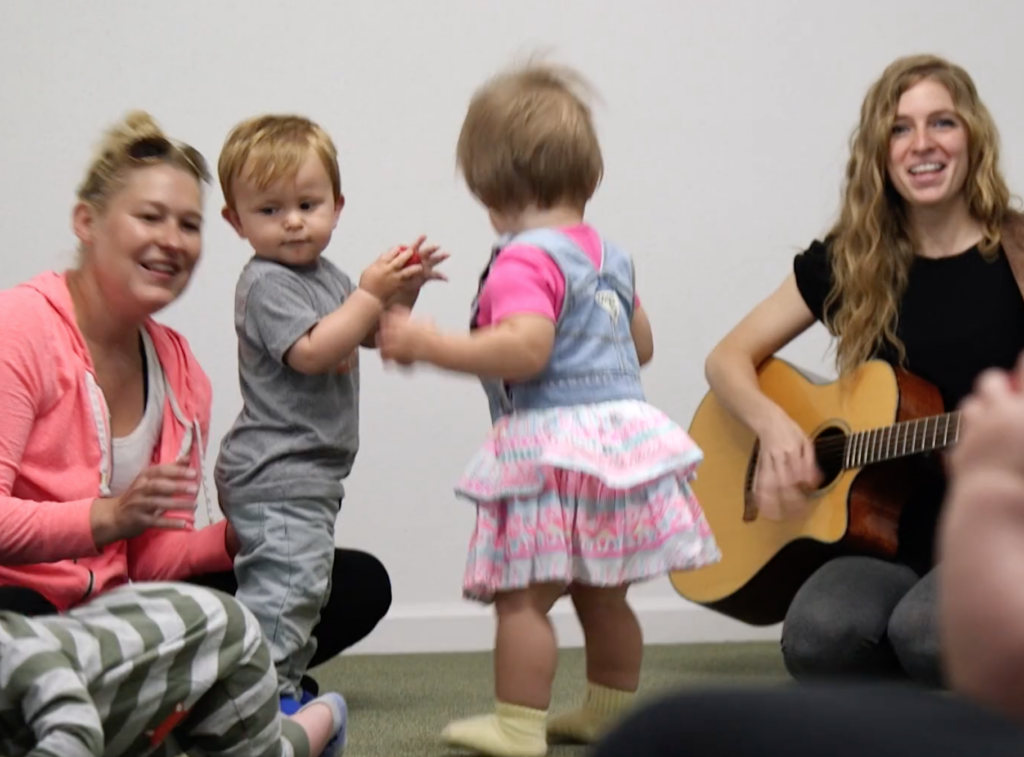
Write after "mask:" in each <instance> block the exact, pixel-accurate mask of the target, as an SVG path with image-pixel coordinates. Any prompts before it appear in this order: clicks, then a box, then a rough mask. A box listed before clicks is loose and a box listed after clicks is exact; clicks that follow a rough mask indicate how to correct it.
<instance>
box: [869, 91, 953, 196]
mask: <svg viewBox="0 0 1024 757" xmlns="http://www.w3.org/2000/svg"><path fill="white" fill-rule="evenodd" d="M969 163H970V158H969V154H968V134H967V129H966V127H965V124H964V122H963V120H962V119H961V118H960V117H959V116H958V115H957V112H956V109H955V107H954V105H953V98H952V96H951V95H950V93H949V90H948V89H946V87H945V86H943V85H942V84H940V83H939V82H937V81H935V80H934V79H922V80H921V81H919V82H917V83H916V84H914V85H913V86H912V87H910V88H909V89H907V91H906V92H904V93H903V95H902V97H900V100H899V104H898V105H897V109H896V118H895V122H894V124H893V127H892V133H891V136H890V139H889V161H888V172H889V178H890V180H891V181H892V183H893V186H894V187H895V188H896V191H897V192H899V194H900V196H902V197H903V199H904V200H905V201H906V203H907V204H908V205H909V206H910V207H912V208H913V207H918V208H924V207H932V208H934V207H939V206H944V205H948V204H950V203H953V202H956V201H958V200H960V199H961V198H962V194H963V188H964V183H965V181H966V179H967V174H968V170H969Z"/></svg>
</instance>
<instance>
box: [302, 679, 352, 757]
mask: <svg viewBox="0 0 1024 757" xmlns="http://www.w3.org/2000/svg"><path fill="white" fill-rule="evenodd" d="M311 704H325V705H327V706H328V707H329V708H330V709H331V714H332V715H333V716H334V736H332V737H331V740H330V741H328V742H327V746H325V747H324V751H322V752H321V753H320V756H321V757H341V755H342V754H344V753H345V745H346V744H347V743H348V704H347V703H346V702H345V697H343V696H342V695H341V694H337V693H335V692H333V691H331V692H328V693H327V694H321V695H320V696H318V697H316V699H313V700H312V701H310V703H309V704H307V705H305V707H302V708H300V709H303V710H304V709H306V707H309V705H311Z"/></svg>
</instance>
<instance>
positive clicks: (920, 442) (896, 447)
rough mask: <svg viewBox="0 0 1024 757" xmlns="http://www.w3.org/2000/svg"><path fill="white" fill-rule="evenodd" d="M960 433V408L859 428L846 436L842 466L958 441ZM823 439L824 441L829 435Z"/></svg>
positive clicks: (938, 447)
mask: <svg viewBox="0 0 1024 757" xmlns="http://www.w3.org/2000/svg"><path fill="white" fill-rule="evenodd" d="M959 435H960V413H959V411H954V412H952V413H946V414H944V415H934V416H931V417H929V418H919V419H917V420H913V421H903V422H902V423H894V424H893V425H891V426H883V427H881V428H875V429H869V430H867V431H858V432H857V433H855V434H850V435H849V436H847V437H846V438H845V442H846V444H845V445H844V449H843V468H846V469H849V468H860V467H862V466H865V465H871V464H872V463H880V462H884V461H886V460H894V459H896V458H898V457H905V456H906V455H916V454H918V453H921V452H931V451H932V450H936V449H942V448H943V447H948V446H949V445H951V444H955V443H956V441H957V438H958V437H959ZM821 441H822V442H823V443H825V442H827V439H822V440H821Z"/></svg>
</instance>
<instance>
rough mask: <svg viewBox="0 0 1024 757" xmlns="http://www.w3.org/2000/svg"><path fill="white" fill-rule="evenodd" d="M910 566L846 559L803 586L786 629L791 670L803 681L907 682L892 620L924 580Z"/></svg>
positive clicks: (784, 648) (823, 569) (784, 642)
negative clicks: (895, 645)
mask: <svg viewBox="0 0 1024 757" xmlns="http://www.w3.org/2000/svg"><path fill="white" fill-rule="evenodd" d="M918 580H919V579H918V576H917V574H916V573H915V572H914V571H912V570H911V569H910V568H908V567H906V566H905V565H899V564H895V563H889V562H885V561H884V560H878V559H875V558H872V557H842V558H838V559H835V560H832V561H830V562H828V563H826V564H825V565H823V566H822V567H821V568H819V569H818V571H817V572H816V573H814V575H812V576H811V577H810V578H809V579H808V580H807V581H806V582H805V583H804V585H803V586H802V587H801V588H800V590H799V591H798V592H797V594H796V596H795V597H794V598H793V603H792V605H790V608H789V612H787V613H786V620H785V622H784V624H783V628H782V653H783V659H784V660H785V663H786V668H787V669H788V670H789V672H790V674H791V675H792V676H793V677H794V678H796V679H797V680H809V679H820V678H830V677H831V678H839V677H843V678H875V679H906V677H907V676H906V672H905V671H904V670H903V668H902V666H901V664H900V660H899V659H898V658H897V656H896V653H895V651H894V650H893V647H892V645H891V644H890V641H889V637H888V633H889V622H890V618H891V616H892V615H893V611H894V610H895V609H896V607H897V605H899V603H900V601H901V600H902V599H903V598H904V597H905V596H907V593H908V592H910V590H911V589H912V588H913V587H914V585H915V584H916V583H917V582H918Z"/></svg>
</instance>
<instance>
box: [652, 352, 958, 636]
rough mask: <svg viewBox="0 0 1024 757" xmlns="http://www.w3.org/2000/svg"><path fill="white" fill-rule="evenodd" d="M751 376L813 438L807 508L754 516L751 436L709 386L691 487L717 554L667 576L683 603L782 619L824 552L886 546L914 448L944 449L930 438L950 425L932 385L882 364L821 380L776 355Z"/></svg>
mask: <svg viewBox="0 0 1024 757" xmlns="http://www.w3.org/2000/svg"><path fill="white" fill-rule="evenodd" d="M758 373H759V380H760V385H761V389H762V391H764V393H765V394H766V395H767V396H768V397H770V398H771V399H772V400H774V401H775V402H776V403H777V404H779V405H780V406H781V407H782V408H783V409H784V410H785V411H786V412H787V413H788V414H789V415H790V416H791V417H792V418H793V420H794V421H796V423H797V424H798V425H799V426H800V427H801V428H802V429H803V430H804V431H805V432H806V433H807V434H808V436H809V437H810V438H811V439H812V440H814V441H815V444H816V446H817V448H818V454H817V458H818V463H819V467H820V468H821V469H822V472H823V473H824V481H823V483H822V484H821V486H820V488H819V489H818V491H817V492H815V493H814V495H813V499H814V500H815V506H814V508H813V509H812V511H811V512H810V514H809V515H808V516H807V517H806V518H802V519H798V520H785V521H775V520H768V519H767V518H765V517H763V516H762V515H760V514H759V513H758V512H757V510H756V508H755V507H754V506H753V501H752V497H751V495H750V490H751V487H752V485H753V477H754V470H755V466H756V463H757V438H756V437H755V436H754V434H753V432H751V431H750V430H749V429H748V428H747V427H746V426H744V425H743V424H742V423H740V421H738V420H737V419H736V418H735V416H733V415H732V414H731V413H730V412H729V411H727V410H726V409H725V408H724V407H723V406H722V405H721V404H720V403H719V401H718V399H717V398H716V397H715V395H714V394H713V393H708V395H707V396H706V397H705V398H704V400H703V402H702V403H701V405H700V407H699V408H698V409H697V412H696V414H695V416H694V419H693V422H692V424H691V427H690V435H691V436H692V437H693V439H694V441H696V442H697V444H698V445H699V446H700V447H701V448H702V449H703V451H704V461H703V462H702V463H701V465H700V467H699V468H698V470H697V478H696V480H695V481H694V482H693V489H694V493H695V494H696V497H697V500H698V501H699V502H700V504H701V506H702V507H703V509H704V512H705V514H706V516H707V518H708V521H709V523H710V525H711V529H712V531H713V532H714V535H715V538H716V539H717V541H718V544H719V547H720V549H721V550H722V560H721V562H719V563H718V564H716V565H710V566H707V567H704V568H700V569H698V570H693V571H677V572H674V573H672V574H671V575H670V580H671V583H672V585H673V587H674V588H675V590H676V591H677V592H678V593H679V594H680V595H681V596H683V597H684V598H686V599H688V600H690V601H692V602H695V603H698V604H701V605H703V606H705V607H708V608H709V609H712V610H715V611H717V612H720V613H722V614H724V615H727V616H729V617H732V618H735V619H736V620H740V621H743V622H745V623H748V624H751V625H759V626H763V625H771V624H774V623H779V622H781V621H782V620H783V618H784V617H785V614H786V611H787V609H788V608H789V605H790V603H791V601H792V599H793V596H794V595H795V594H796V592H797V590H798V589H799V588H800V586H801V585H802V584H803V583H804V581H806V580H807V578H809V577H810V575H811V574H812V573H813V572H814V571H815V570H817V569H818V568H819V567H820V566H821V565H822V564H824V563H825V562H826V561H828V560H830V559H832V558H833V557H837V556H840V555H845V554H869V555H876V556H879V557H883V558H885V557H892V556H893V555H894V554H895V552H896V547H897V543H898V538H897V527H898V522H899V514H900V510H901V508H902V505H903V502H904V501H905V499H906V497H907V495H908V494H909V493H910V491H911V487H912V486H913V480H914V476H915V475H916V474H915V471H919V470H920V467H919V466H920V461H919V459H917V458H915V457H913V454H915V453H916V452H918V451H927V449H934V448H936V447H938V446H942V445H941V444H937V443H936V440H938V442H944V441H948V439H949V437H950V436H951V435H953V434H954V433H955V430H954V429H953V428H952V427H951V425H950V424H951V421H950V418H951V417H952V416H949V415H947V416H941V415H940V414H942V413H943V403H942V398H941V396H940V394H939V392H938V391H937V390H936V389H935V388H934V387H933V386H932V385H931V384H929V383H927V382H925V381H923V380H922V379H920V378H917V377H915V376H913V375H912V374H909V373H907V372H905V371H901V370H898V369H894V368H892V366H890V365H888V364H887V363H884V362H882V361H871V362H869V363H867V364H865V365H863V366H862V367H861V368H860V369H859V370H857V371H856V372H854V373H853V374H852V375H851V376H850V377H848V378H847V379H846V380H844V381H833V382H830V383H820V382H815V381H812V380H811V379H809V378H808V377H806V376H805V375H804V374H802V373H801V372H800V371H798V370H797V369H796V368H795V367H793V366H792V365H790V364H789V363H787V362H785V361H784V360H781V359H778V358H770V359H769V360H767V361H766V362H765V363H764V364H763V365H762V366H761V368H760V369H759V372H758ZM934 416H939V417H938V418H936V417H934ZM916 419H928V420H925V421H924V422H923V432H922V424H921V423H910V424H907V423H902V422H906V421H915V420H916ZM942 422H945V424H946V425H945V431H943V427H942V425H941V424H942ZM901 423H902V425H899V426H894V425H893V424H901ZM929 423H930V424H931V425H929ZM925 437H930V438H928V439H927V441H928V445H927V449H926V448H925V447H926V444H925V441H926V439H925ZM915 445H916V446H915ZM918 447H920V449H918ZM861 460H865V461H868V464H866V465H861V464H858V463H859V462H860V461H861Z"/></svg>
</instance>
